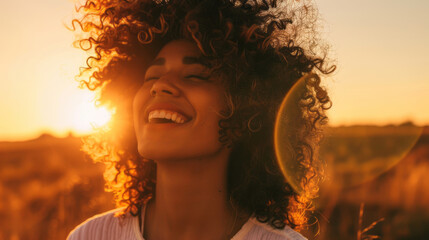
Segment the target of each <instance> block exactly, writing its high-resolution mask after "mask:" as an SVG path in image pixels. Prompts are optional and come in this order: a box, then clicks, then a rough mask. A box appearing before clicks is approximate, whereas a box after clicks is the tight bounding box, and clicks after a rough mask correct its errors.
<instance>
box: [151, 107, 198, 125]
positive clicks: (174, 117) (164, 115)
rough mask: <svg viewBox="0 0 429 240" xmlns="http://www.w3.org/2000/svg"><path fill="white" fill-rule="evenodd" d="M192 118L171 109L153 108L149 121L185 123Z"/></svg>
mask: <svg viewBox="0 0 429 240" xmlns="http://www.w3.org/2000/svg"><path fill="white" fill-rule="evenodd" d="M190 120H191V119H190V118H189V117H186V116H184V115H183V114H181V113H178V112H174V111H170V110H163V109H159V110H153V111H151V112H149V115H148V122H149V123H175V124H184V123H186V122H189V121H190Z"/></svg>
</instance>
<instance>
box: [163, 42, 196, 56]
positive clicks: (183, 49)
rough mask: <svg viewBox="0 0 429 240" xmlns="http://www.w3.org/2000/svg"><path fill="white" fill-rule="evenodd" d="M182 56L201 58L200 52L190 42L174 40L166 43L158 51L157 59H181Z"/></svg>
mask: <svg viewBox="0 0 429 240" xmlns="http://www.w3.org/2000/svg"><path fill="white" fill-rule="evenodd" d="M184 56H191V57H199V56H201V51H200V50H199V49H198V47H197V46H196V45H195V44H194V43H193V42H191V41H188V40H183V39H182V40H174V41H171V42H169V43H167V44H166V45H165V46H164V47H163V48H162V49H161V51H159V53H158V55H157V58H183V57H184Z"/></svg>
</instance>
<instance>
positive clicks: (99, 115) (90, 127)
mask: <svg viewBox="0 0 429 240" xmlns="http://www.w3.org/2000/svg"><path fill="white" fill-rule="evenodd" d="M77 106H78V107H77V108H75V113H74V114H73V131H74V132H75V133H76V134H78V135H86V134H90V133H91V132H93V131H94V128H101V127H104V126H107V124H108V123H109V122H110V120H111V118H112V113H113V111H112V110H109V109H107V108H106V107H104V106H96V105H95V103H94V96H93V95H92V94H88V95H86V96H85V97H84V98H82V99H81V101H80V102H79V103H78V105H77Z"/></svg>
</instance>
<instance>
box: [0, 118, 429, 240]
mask: <svg viewBox="0 0 429 240" xmlns="http://www.w3.org/2000/svg"><path fill="white" fill-rule="evenodd" d="M80 145H81V140H80V139H79V138H75V137H73V136H69V137H66V138H54V137H52V136H49V135H42V136H40V137H39V138H37V139H34V140H30V141H25V142H0V199H1V200H0V240H3V239H4V240H21V239H28V240H33V239H34V240H36V239H65V238H66V236H67V234H68V233H69V232H70V231H71V230H72V229H73V228H74V227H75V226H76V225H77V224H79V223H80V222H82V221H83V220H85V219H87V218H88V217H91V216H93V215H94V214H97V213H101V212H103V211H106V210H109V209H111V208H113V207H114V205H113V197H112V195H111V194H110V193H105V192H104V191H103V188H104V182H103V179H102V172H103V166H102V165H100V164H94V163H92V162H91V160H90V159H87V158H86V156H85V155H84V154H83V153H82V152H80V150H79V149H80ZM320 157H321V158H323V159H325V160H326V162H327V164H328V165H327V166H328V168H327V173H328V178H327V180H326V181H325V183H324V184H323V186H322V187H321V196H320V199H318V200H317V201H316V210H315V212H314V217H313V218H312V219H311V223H312V224H310V225H309V227H308V229H307V230H305V231H303V234H305V235H306V236H307V237H308V238H309V239H320V240H325V239H358V240H361V239H372V238H371V236H373V238H375V237H379V238H381V239H387V240H389V239H398V240H399V239H427V236H429V227H428V226H429V204H428V203H429V191H428V190H429V181H428V180H427V178H426V176H428V175H429V128H428V127H426V128H424V129H421V128H416V127H415V126H412V125H403V126H386V127H370V126H355V127H339V128H332V129H328V131H327V137H326V141H325V142H324V143H323V148H322V150H321V152H320ZM371 224H373V226H372V227H370V228H369V229H365V228H367V227H368V226H371Z"/></svg>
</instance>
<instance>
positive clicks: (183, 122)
mask: <svg viewBox="0 0 429 240" xmlns="http://www.w3.org/2000/svg"><path fill="white" fill-rule="evenodd" d="M200 57H201V52H200V51H199V49H198V48H197V47H196V46H195V45H194V44H193V43H191V42H189V41H186V40H177V41H172V42H170V43H168V44H166V45H165V46H164V47H163V48H162V49H161V51H160V52H159V53H158V55H157V56H156V58H155V60H154V61H153V62H152V64H151V66H149V68H148V69H147V71H146V74H145V76H144V83H143V84H142V86H141V88H140V89H139V90H138V92H137V94H136V96H135V97H134V102H133V115H134V128H135V131H136V137H137V142H138V151H139V153H140V155H141V156H142V157H144V158H146V159H153V160H156V161H159V160H176V159H199V158H205V157H211V156H214V155H216V154H218V153H220V152H221V151H226V147H224V146H222V144H221V143H220V142H219V126H218V122H219V120H220V119H221V117H220V115H219V113H220V112H222V110H225V108H226V104H225V101H224V100H223V99H224V98H223V95H224V92H225V88H224V87H223V85H222V84H221V82H220V81H219V80H218V79H215V78H213V77H210V76H209V69H208V68H207V67H205V66H204V64H203V63H202V61H201V60H200ZM142 81H143V79H142Z"/></svg>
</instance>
